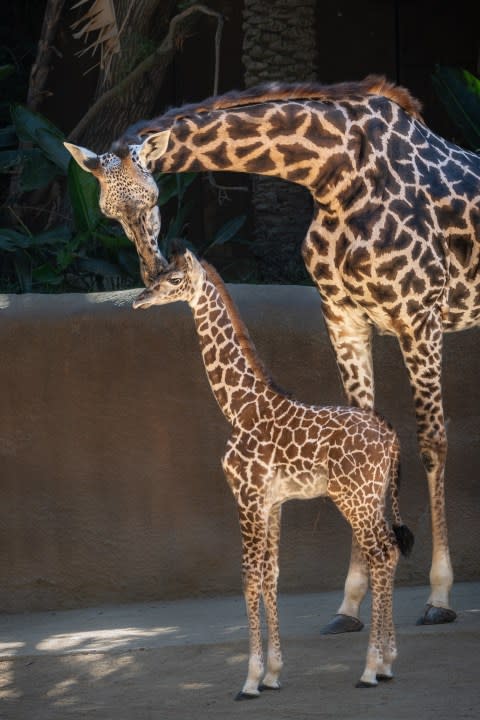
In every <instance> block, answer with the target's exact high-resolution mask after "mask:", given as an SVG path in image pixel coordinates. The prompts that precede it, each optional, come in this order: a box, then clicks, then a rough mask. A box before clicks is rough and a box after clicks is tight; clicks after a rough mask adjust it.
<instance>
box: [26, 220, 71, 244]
mask: <svg viewBox="0 0 480 720" xmlns="http://www.w3.org/2000/svg"><path fill="white" fill-rule="evenodd" d="M71 236H72V233H71V231H70V228H69V227H68V226H67V225H60V226H59V227H56V228H53V229H52V230H46V231H45V232H42V233H39V234H38V235H33V237H32V238H31V242H30V247H44V246H45V245H60V246H61V245H65V244H66V243H67V242H68V241H69V240H70V238H71Z"/></svg>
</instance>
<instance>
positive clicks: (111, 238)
mask: <svg viewBox="0 0 480 720" xmlns="http://www.w3.org/2000/svg"><path fill="white" fill-rule="evenodd" d="M94 237H95V239H96V240H99V241H100V242H101V243H102V245H103V246H104V247H106V248H107V249H108V250H118V249H120V248H127V247H130V246H131V245H132V242H131V240H129V239H128V238H127V236H126V235H124V234H123V233H122V234H120V233H119V234H118V235H114V234H113V233H112V234H109V233H106V232H98V231H96V232H95V233H94Z"/></svg>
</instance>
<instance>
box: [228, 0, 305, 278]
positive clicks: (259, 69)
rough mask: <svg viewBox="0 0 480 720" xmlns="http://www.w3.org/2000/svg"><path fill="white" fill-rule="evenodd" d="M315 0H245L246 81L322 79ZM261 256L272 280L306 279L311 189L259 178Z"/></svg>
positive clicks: (256, 209)
mask: <svg viewBox="0 0 480 720" xmlns="http://www.w3.org/2000/svg"><path fill="white" fill-rule="evenodd" d="M315 5H316V3H315V0H300V2H299V1H298V0H244V11H243V29H244V40H243V58H242V59H243V64H244V67H245V85H246V87H252V86H253V85H256V84H258V83H261V82H266V81H273V80H275V81H280V82H302V81H303V82H306V81H311V80H315V78H316V35H315ZM252 189H253V197H252V202H253V213H254V239H255V246H254V247H255V254H256V256H257V261H258V265H259V273H260V277H261V279H263V280H267V281H270V282H279V283H282V282H299V281H301V280H303V279H306V277H307V275H306V271H305V268H304V265H303V262H302V259H301V254H300V246H301V243H302V240H303V238H304V236H305V233H306V230H307V227H308V225H309V223H310V220H311V216H312V199H311V197H310V194H309V193H308V191H307V190H305V188H303V187H300V186H298V185H294V184H292V183H287V182H285V181H283V180H278V179H276V178H269V177H261V176H254V178H253V180H252Z"/></svg>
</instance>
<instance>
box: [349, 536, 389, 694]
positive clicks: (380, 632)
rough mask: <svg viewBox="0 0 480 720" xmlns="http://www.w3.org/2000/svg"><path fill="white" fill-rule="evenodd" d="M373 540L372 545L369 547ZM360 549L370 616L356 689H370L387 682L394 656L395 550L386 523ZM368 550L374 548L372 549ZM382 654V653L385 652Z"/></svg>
mask: <svg viewBox="0 0 480 720" xmlns="http://www.w3.org/2000/svg"><path fill="white" fill-rule="evenodd" d="M372 540H374V541H375V543H376V545H375V546H372V544H371V541H372ZM364 547H369V548H370V549H369V550H367V551H366V555H367V558H368V564H369V568H370V580H371V591H372V616H371V626H370V636H369V640H368V651H367V662H366V665H365V669H364V671H363V674H362V677H361V678H360V680H359V682H358V683H357V687H362V688H364V687H374V686H375V685H377V683H378V680H389V679H390V678H392V677H393V675H392V662H393V660H394V659H395V657H396V645H395V630H394V625H393V614H392V593H393V576H394V571H395V567H396V564H397V560H398V549H397V548H396V546H395V545H393V542H392V537H391V534H390V532H389V530H388V527H387V525H386V523H382V525H381V526H380V528H379V527H378V525H377V527H376V528H374V532H372V533H371V539H370V542H368V543H367V544H366V545H365V546H364ZM372 547H374V549H373V550H372ZM385 651H386V652H385Z"/></svg>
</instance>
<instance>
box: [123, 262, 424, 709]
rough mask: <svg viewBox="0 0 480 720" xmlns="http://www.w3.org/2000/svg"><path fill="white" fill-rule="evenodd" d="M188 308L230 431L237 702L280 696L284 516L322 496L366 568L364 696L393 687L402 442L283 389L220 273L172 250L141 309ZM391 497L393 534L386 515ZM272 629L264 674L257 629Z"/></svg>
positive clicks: (366, 419)
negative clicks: (245, 628)
mask: <svg viewBox="0 0 480 720" xmlns="http://www.w3.org/2000/svg"><path fill="white" fill-rule="evenodd" d="M177 300H182V301H185V302H187V303H188V304H189V306H190V308H191V310H192V312H193V317H194V320H195V325H196V330H197V334H198V338H199V341H200V348H201V352H202V356H203V362H204V365H205V370H206V372H207V377H208V379H209V381H210V385H211V388H212V391H213V394H214V396H215V398H216V400H217V402H218V405H219V406H220V409H221V410H222V412H223V413H224V415H225V417H226V418H227V420H228V422H229V423H230V425H231V426H232V433H231V435H230V438H229V440H228V442H227V447H226V450H225V454H224V456H223V460H222V464H223V470H224V472H225V476H226V478H227V481H228V484H229V485H230V488H231V490H232V493H233V496H234V498H235V500H236V503H237V508H238V516H239V522H240V530H241V537H242V573H243V590H244V595H245V603H246V610H247V616H248V623H249V661H248V673H247V679H246V681H245V684H244V686H243V689H242V690H241V691H240V692H239V693H238V695H237V696H236V699H238V700H243V699H247V698H253V697H257V696H258V695H259V694H260V691H261V690H263V689H267V688H268V689H277V688H279V687H280V681H279V675H280V671H281V668H282V665H283V662H282V653H281V649H280V634H279V624H278V611H277V582H278V574H279V564H278V549H279V539H280V513H281V506H282V503H284V502H285V501H286V500H290V499H294V498H296V499H310V498H315V497H319V496H327V497H329V498H331V500H332V501H333V502H334V503H335V505H336V506H337V507H338V509H339V510H340V512H341V513H342V515H343V516H344V517H345V518H346V519H347V521H348V522H349V523H350V525H351V527H352V531H353V533H354V534H355V538H356V540H357V541H358V543H359V546H360V547H361V549H362V551H363V553H364V556H365V558H366V560H367V562H368V567H369V573H370V585H371V593H372V612H371V627H370V636H369V641H368V650H367V658H366V665H365V669H364V671H363V674H362V676H361V678H360V681H359V682H358V683H357V687H372V686H375V685H376V684H377V682H378V681H379V680H386V679H390V678H391V677H392V663H393V661H394V659H395V657H396V655H397V650H396V644H395V628H394V624H393V613H392V597H393V582H394V575H395V569H396V565H397V562H398V557H399V551H401V552H402V553H403V554H404V555H408V553H409V552H410V550H411V548H412V545H413V535H412V533H411V532H410V530H409V529H408V528H407V527H406V526H405V525H403V524H402V521H401V518H400V512H399V506H398V471H399V443H398V439H397V436H396V434H395V432H394V430H393V429H392V428H391V427H390V426H389V425H388V423H387V422H385V420H383V419H382V418H380V417H379V416H378V415H377V414H375V413H374V412H372V411H370V410H366V409H361V408H357V407H323V406H313V405H307V404H305V403H302V402H299V401H298V400H295V399H292V398H291V397H290V396H289V395H288V394H286V393H285V392H283V391H282V390H280V389H279V388H278V387H277V386H276V385H275V383H274V382H273V381H272V379H271V378H270V376H269V375H268V373H267V371H266V369H265V368H264V366H263V364H262V362H261V361H260V359H259V357H258V355H257V353H256V350H255V347H254V345H253V343H252V341H251V339H250V337H249V335H248V331H247V329H246V328H245V326H244V324H243V322H242V320H241V318H240V316H239V314H238V311H237V309H236V308H235V306H234V304H233V301H232V299H231V297H230V295H229V294H228V291H227V289H226V287H225V285H224V283H223V282H222V280H221V278H220V277H219V275H218V274H217V273H216V271H215V270H214V269H213V268H212V267H211V266H210V265H208V264H207V263H205V262H204V261H199V260H198V259H197V258H196V257H195V256H194V255H193V253H191V252H190V251H189V250H183V251H180V252H177V253H176V254H175V255H173V257H172V258H171V261H170V264H169V265H168V267H167V268H166V269H164V270H162V271H161V272H160V274H159V275H158V276H157V278H156V279H155V280H154V281H153V283H152V285H151V286H150V287H149V288H147V289H146V290H144V291H143V292H141V293H140V295H139V296H138V297H137V298H136V299H135V301H134V303H133V306H134V308H147V307H149V306H151V305H164V304H166V303H171V302H175V301H177ZM388 492H390V495H391V511H392V516H393V526H392V527H390V525H389V523H388V521H387V517H386V500H387V495H388ZM261 598H263V603H264V608H265V615H266V620H267V628H268V652H267V663H266V672H265V668H264V660H263V652H262V637H261V624H260V599H261Z"/></svg>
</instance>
